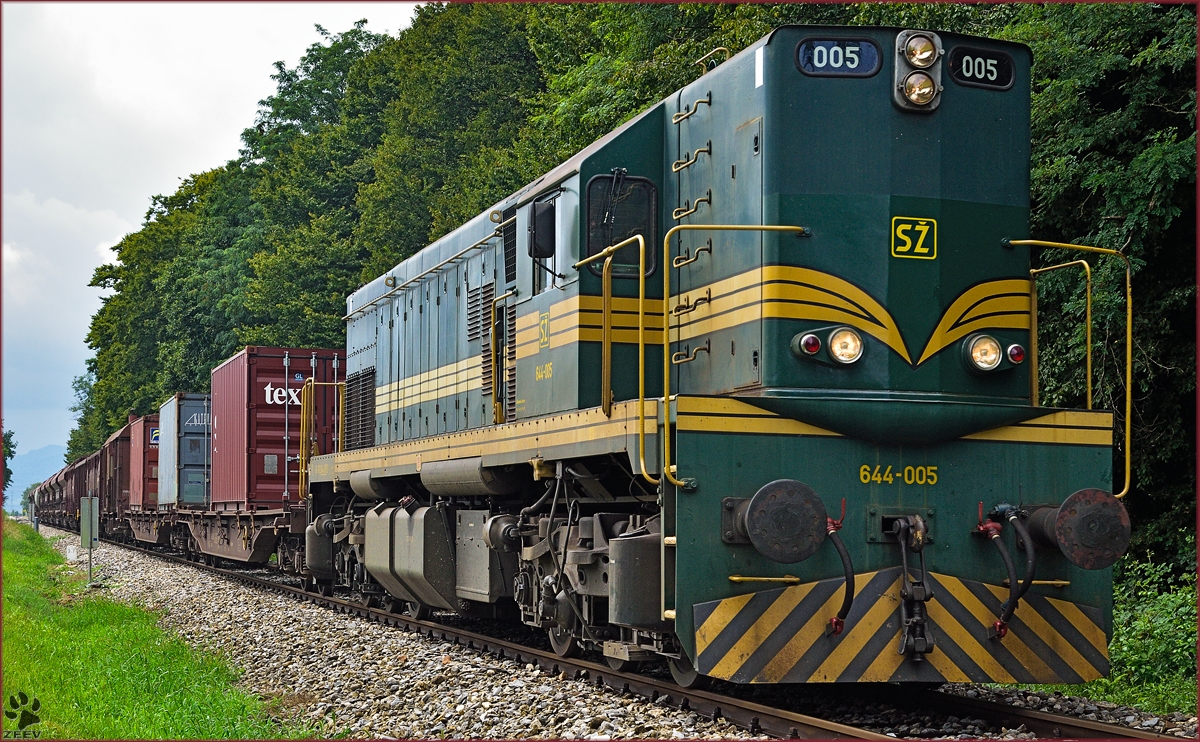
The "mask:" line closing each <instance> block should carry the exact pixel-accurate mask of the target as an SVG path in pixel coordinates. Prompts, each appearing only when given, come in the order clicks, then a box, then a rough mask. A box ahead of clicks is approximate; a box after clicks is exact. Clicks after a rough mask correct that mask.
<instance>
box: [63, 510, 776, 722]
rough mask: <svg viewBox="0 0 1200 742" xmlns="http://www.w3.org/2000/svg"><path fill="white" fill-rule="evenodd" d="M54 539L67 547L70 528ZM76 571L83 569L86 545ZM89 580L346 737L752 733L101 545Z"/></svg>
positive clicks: (291, 713) (278, 704) (297, 714)
mask: <svg viewBox="0 0 1200 742" xmlns="http://www.w3.org/2000/svg"><path fill="white" fill-rule="evenodd" d="M42 533H43V534H44V535H46V536H62V538H60V539H58V540H56V541H55V542H54V544H55V548H57V549H58V550H59V551H60V552H61V553H63V554H66V553H67V552H68V550H69V549H72V548H73V549H75V550H77V551H78V547H79V537H78V536H76V535H75V534H72V533H68V532H65V531H56V530H54V529H51V528H46V527H43V528H42ZM77 557H78V561H77V562H76V565H75V566H76V568H82V569H83V570H84V571H85V572H86V569H87V553H86V552H82V553H77ZM93 564H94V566H95V569H96V581H98V582H99V583H100V584H101V585H103V588H102V589H103V592H104V593H105V594H107V596H108V597H111V598H113V599H115V600H119V601H123V602H128V603H134V604H137V605H142V606H145V607H146V608H149V609H151V610H153V611H156V612H158V613H159V614H160V615H161V616H162V619H161V620H160V622H159V623H160V625H161V626H162V627H163V628H164V629H166V630H168V631H173V632H175V633H178V634H179V635H180V636H182V637H183V638H184V640H185V641H187V642H188V643H189V644H191V645H192V646H194V647H196V648H198V649H201V650H204V651H208V652H214V653H217V654H220V655H223V656H225V657H226V658H227V659H228V661H229V662H230V664H231V665H233V666H234V667H237V668H239V669H242V670H244V673H243V675H242V679H241V685H242V686H243V687H245V688H246V689H247V690H249V691H250V692H252V693H254V694H256V695H258V696H260V697H262V698H264V699H267V700H268V701H269V702H271V707H272V708H274V709H276V712H277V714H278V715H280V716H282V717H284V718H288V719H289V720H294V721H300V722H302V723H308V724H311V725H312V726H313V727H314V731H315V732H316V733H318V734H323V735H325V734H336V733H338V732H342V731H345V732H347V733H348V734H349V736H351V737H356V738H362V737H375V738H379V737H394V738H404V737H419V738H431V737H452V738H471V737H475V738H481V737H483V738H501V739H504V738H507V739H515V738H543V739H591V740H608V739H627V738H656V739H683V738H703V739H730V738H744V739H763V738H764V737H761V736H760V737H752V736H751V735H749V734H747V733H746V732H744V731H741V730H739V729H737V727H735V726H733V725H732V724H728V723H725V722H724V721H719V722H716V723H714V722H712V721H711V720H708V719H704V718H700V717H698V716H697V715H696V714H693V713H689V712H686V711H679V710H677V709H672V708H670V707H668V706H666V705H663V704H654V703H651V702H649V701H647V700H646V699H643V698H638V697H623V696H620V695H618V694H616V693H614V692H610V691H606V690H604V689H601V688H597V687H595V686H593V685H589V684H588V683H585V682H580V681H576V680H570V679H567V678H565V677H562V676H559V677H553V676H549V675H547V674H545V673H543V672H542V671H540V670H537V669H535V668H534V667H533V666H532V665H517V664H516V663H515V662H513V661H511V660H500V659H496V658H494V657H488V656H482V655H480V654H478V653H476V652H473V651H470V650H467V649H465V648H463V647H459V646H455V645H452V644H449V643H446V642H441V641H437V640H434V639H430V638H428V637H424V636H420V635H418V634H414V633H410V632H407V631H402V630H398V629H396V628H393V627H389V626H383V625H381V624H377V623H373V622H371V621H367V620H366V619H363V618H359V617H357V616H347V615H343V614H339V613H336V612H334V611H330V610H328V609H325V608H320V607H318V606H315V605H311V604H308V603H298V602H296V601H294V600H290V599H287V598H285V597H282V596H279V595H275V594H271V593H267V592H263V591H259V590H255V589H253V588H251V587H249V586H246V585H242V584H240V583H237V582H234V581H232V580H228V579H226V578H223V577H221V576H219V575H213V574H209V573H206V572H203V571H201V570H198V569H195V568H193V567H190V566H187V565H181V564H172V563H169V562H164V561H162V560H159V559H155V558H154V557H151V556H146V555H143V554H139V553H137V552H134V551H130V550H127V549H122V548H120V547H116V546H112V545H108V544H102V545H101V546H100V548H99V549H96V550H95V552H94V553H93Z"/></svg>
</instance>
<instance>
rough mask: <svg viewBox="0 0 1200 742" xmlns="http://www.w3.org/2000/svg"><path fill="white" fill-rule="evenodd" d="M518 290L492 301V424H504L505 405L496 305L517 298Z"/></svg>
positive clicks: (490, 338)
mask: <svg viewBox="0 0 1200 742" xmlns="http://www.w3.org/2000/svg"><path fill="white" fill-rule="evenodd" d="M516 295H517V290H516V289H512V290H510V291H507V292H505V293H503V294H501V295H500V296H497V297H495V298H494V299H492V324H491V326H490V327H489V328H488V340H489V342H490V344H491V352H492V423H493V424H495V425H499V424H500V423H502V422H504V404H503V403H502V402H501V401H500V394H499V391H500V367H499V365H498V364H499V361H498V360H497V355H496V305H497V304H499V303H500V302H502V301H504V300H505V299H507V298H509V297H512V296H516Z"/></svg>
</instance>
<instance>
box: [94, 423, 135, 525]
mask: <svg viewBox="0 0 1200 742" xmlns="http://www.w3.org/2000/svg"><path fill="white" fill-rule="evenodd" d="M98 471H99V491H98V492H97V493H96V496H97V497H99V498H100V513H101V514H102V515H110V514H119V513H124V512H125V511H126V510H127V509H128V508H129V425H126V426H125V427H123V428H121V429H120V430H118V431H117V432H115V433H113V434H112V435H110V436H109V437H108V440H106V441H105V442H104V445H103V446H101V447H100V460H99V467H98Z"/></svg>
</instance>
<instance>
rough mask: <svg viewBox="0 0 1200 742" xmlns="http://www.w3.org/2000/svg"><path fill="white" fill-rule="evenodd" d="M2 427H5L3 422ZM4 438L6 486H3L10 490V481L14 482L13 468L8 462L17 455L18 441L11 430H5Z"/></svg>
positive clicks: (0, 425)
mask: <svg viewBox="0 0 1200 742" xmlns="http://www.w3.org/2000/svg"><path fill="white" fill-rule="evenodd" d="M0 427H3V423H0ZM3 440H4V444H3V445H4V487H3V491H4V492H8V485H9V483H10V482H12V476H13V473H12V468H11V467H9V465H8V462H10V461H12V459H13V457H14V456H16V455H17V441H16V439H15V438H13V432H12V431H11V430H5V431H4V435H3Z"/></svg>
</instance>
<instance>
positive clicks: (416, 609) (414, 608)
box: [404, 600, 431, 621]
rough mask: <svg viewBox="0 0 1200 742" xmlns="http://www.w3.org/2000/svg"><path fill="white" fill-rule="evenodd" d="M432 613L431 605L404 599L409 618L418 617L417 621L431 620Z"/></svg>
mask: <svg viewBox="0 0 1200 742" xmlns="http://www.w3.org/2000/svg"><path fill="white" fill-rule="evenodd" d="M430 613H431V611H430V610H429V606H425V605H421V604H420V603H417V602H414V601H412V600H406V601H404V615H406V616H408V617H409V618H412V619H416V620H417V621H427V620H429V614H430Z"/></svg>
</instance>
